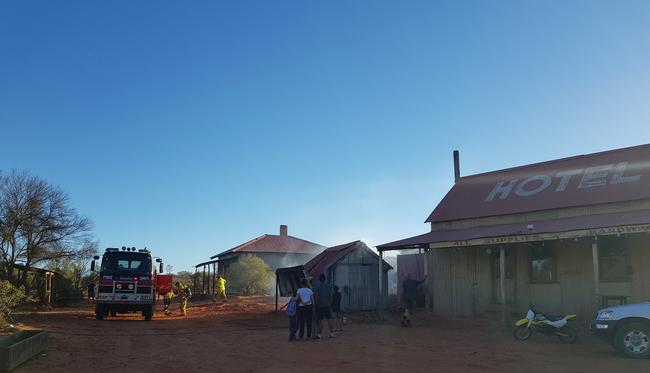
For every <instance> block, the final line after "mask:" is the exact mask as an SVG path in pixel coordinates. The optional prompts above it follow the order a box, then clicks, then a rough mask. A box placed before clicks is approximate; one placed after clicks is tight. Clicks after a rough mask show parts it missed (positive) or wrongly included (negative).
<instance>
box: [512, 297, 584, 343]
mask: <svg viewBox="0 0 650 373" xmlns="http://www.w3.org/2000/svg"><path fill="white" fill-rule="evenodd" d="M576 317H577V316H576V315H561V316H546V315H544V314H543V313H541V312H537V311H535V307H534V306H533V305H532V304H531V305H530V306H529V309H528V312H527V313H526V318H524V319H521V320H519V321H517V322H516V323H515V326H516V328H515V331H514V333H513V335H514V337H515V339H517V340H519V341H525V340H527V339H529V338H530V337H532V336H533V333H535V332H540V333H543V334H547V335H551V334H554V335H556V336H557V337H558V338H559V339H560V341H562V342H564V343H573V342H575V341H576V339H578V333H577V332H576V330H575V329H573V328H572V327H570V326H569V325H567V324H568V323H569V320H573V319H575V318H576Z"/></svg>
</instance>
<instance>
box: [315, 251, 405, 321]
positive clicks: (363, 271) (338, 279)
mask: <svg viewBox="0 0 650 373" xmlns="http://www.w3.org/2000/svg"><path fill="white" fill-rule="evenodd" d="M379 262H380V259H379V255H377V254H376V253H375V252H374V251H373V250H371V249H370V248H369V247H368V246H367V245H366V244H365V243H363V242H362V241H354V242H350V243H346V244H343V245H338V246H333V247H330V248H327V249H326V250H325V251H323V252H322V253H320V254H319V255H318V256H316V257H314V258H313V259H312V260H310V261H309V262H307V263H306V264H305V266H304V269H305V271H306V272H307V273H308V274H309V275H310V276H311V277H312V278H313V279H314V280H315V279H316V278H318V276H319V275H320V274H321V273H324V274H325V275H326V276H327V280H328V282H329V283H330V284H332V285H333V286H334V285H336V286H338V287H339V289H340V291H341V293H342V298H341V308H342V309H343V310H346V311H367V310H374V309H376V308H377V304H378V302H379V299H380V298H379V286H378V285H379V278H378V275H377V273H378V271H379ZM381 262H382V263H383V266H382V273H383V276H382V282H381V284H382V289H383V292H384V293H385V292H386V291H387V289H388V281H387V276H386V274H387V272H388V271H389V270H391V269H393V268H392V267H391V266H390V265H389V264H388V263H386V262H385V261H383V260H382V261H381ZM314 280H312V281H314Z"/></svg>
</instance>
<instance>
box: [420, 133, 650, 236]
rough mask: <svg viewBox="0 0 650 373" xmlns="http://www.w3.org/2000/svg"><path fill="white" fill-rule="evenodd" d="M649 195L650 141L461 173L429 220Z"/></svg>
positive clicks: (504, 213) (517, 211)
mask: <svg viewBox="0 0 650 373" xmlns="http://www.w3.org/2000/svg"><path fill="white" fill-rule="evenodd" d="M648 198H650V144H646V145H640V146H634V147H629V148H622V149H616V150H610V151H606V152H600V153H593V154H587V155H579V156H576V157H570V158H563V159H557V160H553V161H548V162H542V163H535V164H531V165H526V166H521V167H515V168H509V169H505V170H500V171H494V172H488V173H484V174H478V175H472V176H465V177H462V178H461V179H460V180H459V181H458V182H457V183H456V184H455V185H454V186H453V187H452V188H451V190H450V191H449V192H448V193H447V195H446V196H445V197H444V198H443V199H442V201H441V202H440V203H439V204H438V206H436V208H435V209H434V210H433V212H432V213H431V215H429V217H428V218H427V220H426V222H431V223H439V222H445V221H452V220H459V219H468V218H478V217H486V216H496V215H506V214H515V213H523V212H531V211H539V210H547V209H555V208H564V207H576V206H586V205H595V204H602V203H610V202H622V201H633V200H639V199H648Z"/></svg>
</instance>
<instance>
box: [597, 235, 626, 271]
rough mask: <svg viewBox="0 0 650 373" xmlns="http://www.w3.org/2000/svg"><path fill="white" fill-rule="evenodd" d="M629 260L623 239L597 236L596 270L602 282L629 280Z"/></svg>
mask: <svg viewBox="0 0 650 373" xmlns="http://www.w3.org/2000/svg"><path fill="white" fill-rule="evenodd" d="M629 269H630V262H629V255H628V250H627V247H626V245H625V240H624V239H622V238H619V237H599V238H598V270H599V272H600V281H602V282H627V281H630V272H631V271H630V270H629Z"/></svg>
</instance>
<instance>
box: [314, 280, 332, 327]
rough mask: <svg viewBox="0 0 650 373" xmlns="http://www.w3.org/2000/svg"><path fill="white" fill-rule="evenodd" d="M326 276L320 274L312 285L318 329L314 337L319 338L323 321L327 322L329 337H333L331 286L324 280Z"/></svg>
mask: <svg viewBox="0 0 650 373" xmlns="http://www.w3.org/2000/svg"><path fill="white" fill-rule="evenodd" d="M325 281H326V277H325V275H324V274H322V273H321V274H320V276H319V277H318V284H317V285H316V286H314V299H315V301H316V318H317V320H318V324H317V327H318V331H317V334H316V337H315V339H320V338H321V334H322V333H323V322H327V326H328V327H329V331H330V338H332V337H334V329H333V328H332V320H331V319H332V309H331V307H332V288H331V287H330V286H329V285H328V284H327V283H326V282H325Z"/></svg>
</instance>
